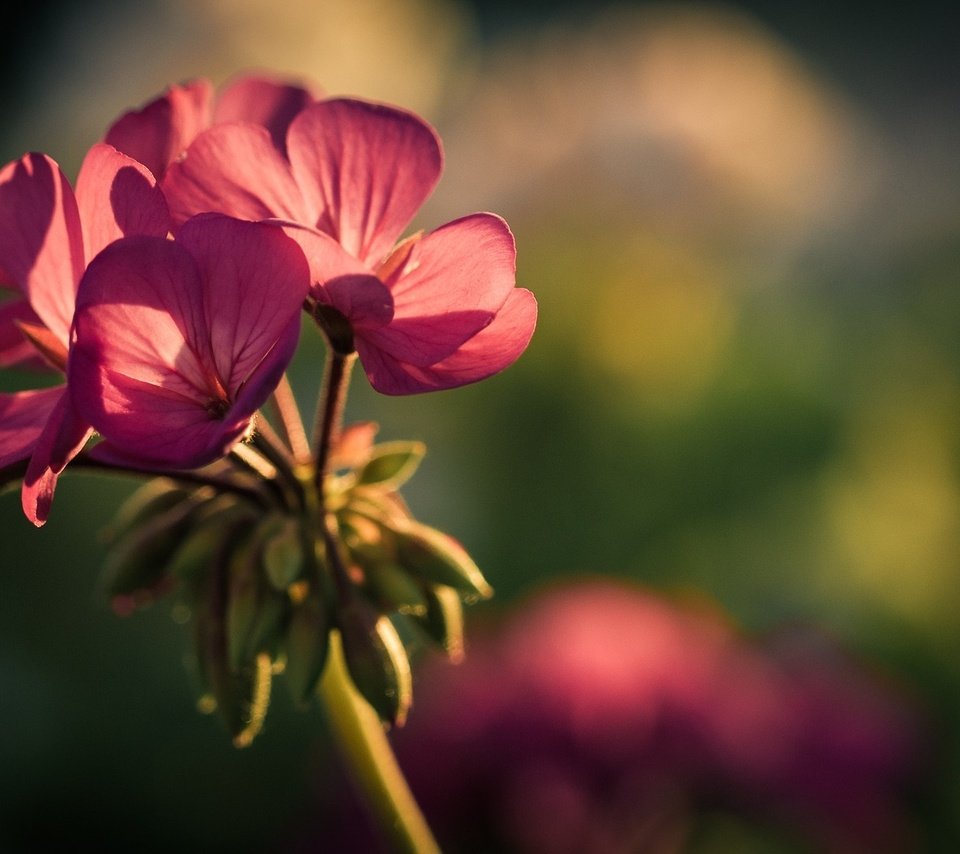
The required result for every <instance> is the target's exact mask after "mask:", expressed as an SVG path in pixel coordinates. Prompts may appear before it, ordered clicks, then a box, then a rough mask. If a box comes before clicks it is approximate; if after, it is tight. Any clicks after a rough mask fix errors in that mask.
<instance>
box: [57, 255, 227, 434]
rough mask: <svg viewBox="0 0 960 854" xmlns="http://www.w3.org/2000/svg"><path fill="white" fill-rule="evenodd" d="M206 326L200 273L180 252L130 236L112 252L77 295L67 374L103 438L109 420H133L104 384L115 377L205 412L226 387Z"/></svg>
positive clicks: (95, 263) (96, 264) (100, 257)
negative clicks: (104, 422)
mask: <svg viewBox="0 0 960 854" xmlns="http://www.w3.org/2000/svg"><path fill="white" fill-rule="evenodd" d="M206 325H207V322H206V314H205V307H204V295H203V284H202V281H201V278H200V273H199V270H198V269H197V264H196V262H195V261H194V259H193V257H192V256H191V255H190V253H189V252H187V250H185V249H184V248H183V247H182V246H179V245H178V244H176V243H174V242H173V241H169V240H162V239H160V238H156V237H128V238H123V239H122V240H119V241H117V242H115V243H112V244H111V245H110V246H108V247H106V249H104V250H103V251H102V252H101V253H100V254H99V255H97V257H96V258H94V259H93V261H92V262H91V263H90V266H89V267H88V268H87V272H86V274H85V275H84V278H83V282H82V284H81V287H80V292H79V294H78V295H77V312H76V316H75V318H74V341H73V344H72V346H71V349H70V359H69V363H68V366H67V369H68V376H69V377H70V378H71V380H70V382H71V387H72V391H73V394H74V397H75V399H76V401H77V405H78V407H79V408H80V410H81V412H83V413H84V414H85V416H86V417H87V418H88V419H89V420H90V422H91V423H92V424H93V425H94V426H95V427H97V428H98V429H99V430H101V432H103V433H104V434H106V433H107V432H108V431H107V430H105V429H103V425H102V424H101V419H102V418H103V417H108V418H109V417H114V416H116V417H118V418H119V417H121V416H123V415H126V414H130V413H128V412H127V410H128V407H127V405H126V404H121V403H120V402H118V401H115V400H114V398H113V397H112V396H111V394H112V392H110V389H109V388H108V387H107V386H104V385H103V382H105V380H104V377H106V376H107V375H108V374H110V373H111V372H112V373H115V374H117V375H119V376H125V377H127V378H129V379H131V380H134V381H136V382H139V383H142V384H144V385H145V386H146V387H149V388H153V387H157V388H162V389H164V394H165V395H166V396H167V397H169V398H171V399H180V398H182V399H184V400H186V401H190V402H191V403H192V405H194V406H199V407H201V408H202V407H203V406H205V405H206V403H207V402H208V401H209V400H211V399H212V398H214V397H216V395H217V394H218V390H219V388H220V387H222V380H221V379H220V378H219V377H217V375H216V369H215V366H214V360H213V356H212V353H211V352H210V343H209V340H208V338H207V335H206ZM74 377H76V380H75V379H74ZM103 395H106V397H102V396H103ZM101 397H102V399H101ZM94 413H97V415H96V417H95V416H94ZM132 417H136V413H135V412H134V413H132Z"/></svg>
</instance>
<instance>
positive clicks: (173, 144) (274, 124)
mask: <svg viewBox="0 0 960 854" xmlns="http://www.w3.org/2000/svg"><path fill="white" fill-rule="evenodd" d="M314 100H315V97H314V95H313V93H311V92H310V91H309V90H308V89H306V88H304V87H303V86H298V85H293V84H290V83H281V82H280V81H277V80H272V79H269V78H266V77H259V76H255V75H251V76H245V77H240V78H237V79H236V80H234V81H232V82H231V83H229V84H228V85H227V86H225V87H224V88H223V90H222V91H221V92H220V93H219V95H215V93H214V88H213V84H212V83H211V82H210V81H209V80H203V79H200V80H191V81H190V82H188V83H184V84H182V85H174V86H171V87H170V88H169V89H167V91H166V92H164V93H163V94H162V95H161V96H160V97H158V98H155V99H154V100H152V101H150V102H149V103H148V104H146V105H145V106H143V107H141V108H140V109H137V110H130V111H129V112H127V113H124V114H123V115H122V116H121V117H120V118H119V119H117V120H116V121H115V122H114V123H113V124H112V125H111V126H110V129H109V130H108V131H107V133H106V136H105V137H104V141H105V142H108V143H109V144H110V145H112V146H114V148H116V149H117V150H118V151H122V152H124V153H125V154H128V155H129V156H130V157H133V158H134V159H135V160H137V161H139V162H140V163H142V164H143V165H144V166H146V167H147V168H148V169H149V170H150V171H151V172H152V173H153V174H154V175H155V176H156V177H157V179H158V180H159V179H161V178H162V177H163V173H164V172H165V171H166V169H167V166H168V165H169V164H170V163H172V162H173V161H174V160H175V159H176V158H177V157H178V156H179V155H180V154H181V153H182V152H183V151H184V150H185V149H186V148H187V146H188V145H189V144H190V143H191V142H192V141H193V139H194V137H196V135H197V134H198V133H200V132H201V131H202V130H205V129H206V128H208V127H210V126H211V125H213V124H218V123H220V122H252V123H254V124H257V125H260V126H262V127H265V128H266V129H267V131H268V132H269V134H270V136H271V138H272V139H273V140H274V143H275V144H276V145H277V147H278V148H279V150H280V151H283V150H284V138H285V137H286V133H287V127H288V126H289V124H290V121H291V120H292V119H293V117H294V116H295V115H296V114H297V113H299V112H300V110H302V109H303V108H304V107H305V106H307V104H310V103H312V102H313V101H314Z"/></svg>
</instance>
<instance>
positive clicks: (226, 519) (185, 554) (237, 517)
mask: <svg viewBox="0 0 960 854" xmlns="http://www.w3.org/2000/svg"><path fill="white" fill-rule="evenodd" d="M254 512H255V511H254V510H253V508H251V507H249V506H247V505H245V504H242V503H240V502H238V501H237V500H236V499H235V498H233V497H231V496H229V495H220V496H217V497H216V498H214V499H213V500H212V501H208V502H206V503H205V504H204V505H203V506H202V507H200V508H199V509H198V510H197V512H196V514H195V515H194V517H193V518H192V520H191V525H190V529H189V531H187V533H186V534H184V536H183V538H182V539H181V540H180V543H179V545H178V546H177V547H176V550H175V551H174V553H173V555H172V556H171V558H170V561H169V563H168V564H167V571H168V572H169V573H170V575H171V576H172V577H174V578H177V579H180V580H182V581H189V582H193V581H196V580H197V579H199V578H200V577H202V576H203V575H204V574H205V573H206V572H207V571H208V570H209V568H210V564H211V562H212V560H213V556H214V555H215V554H216V553H217V551H218V549H219V548H220V546H221V544H222V543H223V542H224V541H225V540H226V539H227V538H228V537H231V538H232V537H236V535H237V532H238V531H239V530H240V527H238V523H239V525H246V524H248V523H249V520H250V519H251V518H252V516H253V513H254Z"/></svg>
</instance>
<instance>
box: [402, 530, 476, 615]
mask: <svg viewBox="0 0 960 854" xmlns="http://www.w3.org/2000/svg"><path fill="white" fill-rule="evenodd" d="M394 534H395V536H396V548H397V560H398V561H399V562H400V564H401V566H403V567H404V569H406V570H407V571H408V572H410V573H411V574H413V575H415V576H416V577H418V578H421V579H423V580H424V581H426V582H427V583H429V584H443V585H446V586H447V587H453V588H454V589H455V590H458V591H459V592H460V593H461V594H462V595H463V596H464V597H465V598H466V599H467V601H471V600H475V599H489V598H490V597H491V596H492V595H493V588H492V587H491V586H490V585H489V584H488V583H487V580H486V579H485V578H484V577H483V573H481V572H480V569H479V567H478V566H477V565H476V564H475V563H474V562H473V559H472V558H471V557H470V555H468V554H467V552H466V550H465V549H464V548H463V546H461V545H460V544H459V543H458V542H457V541H456V540H455V539H453V537H450V536H448V535H447V534H444V533H442V532H440V531H438V530H436V529H435V528H430V527H428V526H426V525H420V524H418V523H416V522H411V523H409V524H408V525H405V526H404V527H403V528H402V529H401V530H397V531H394Z"/></svg>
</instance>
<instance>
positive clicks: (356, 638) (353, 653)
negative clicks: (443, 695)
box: [338, 599, 413, 726]
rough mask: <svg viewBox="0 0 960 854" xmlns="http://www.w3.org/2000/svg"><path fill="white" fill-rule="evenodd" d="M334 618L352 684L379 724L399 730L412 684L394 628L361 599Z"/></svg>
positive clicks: (398, 637)
mask: <svg viewBox="0 0 960 854" xmlns="http://www.w3.org/2000/svg"><path fill="white" fill-rule="evenodd" d="M338 616H339V625H340V635H341V639H342V641H343V655H344V659H345V660H346V663H347V670H348V671H349V672H350V678H351V679H352V680H353V684H354V685H356V687H357V690H358V691H359V692H360V694H361V696H363V698H364V699H365V700H366V701H367V702H368V703H369V704H370V705H371V706H372V707H373V709H374V711H375V712H376V713H377V714H378V715H379V716H380V719H381V720H382V721H384V722H386V723H389V724H393V725H394V726H403V724H404V722H405V721H406V718H407V712H408V711H409V710H410V704H411V702H412V700H413V680H412V676H411V673H410V660H409V659H408V658H407V651H406V649H404V646H403V641H401V640H400V635H399V634H397V630H396V628H395V627H394V625H393V623H391V622H390V620H389V618H387V617H384V616H382V615H381V614H380V613H378V612H377V610H376V609H375V608H373V607H372V606H370V605H369V604H367V603H365V602H363V601H362V600H361V599H356V600H355V601H353V602H351V603H349V604H348V605H346V606H345V607H343V608H341V610H340V613H339V615H338Z"/></svg>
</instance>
